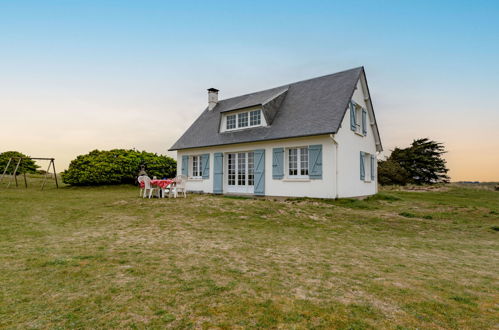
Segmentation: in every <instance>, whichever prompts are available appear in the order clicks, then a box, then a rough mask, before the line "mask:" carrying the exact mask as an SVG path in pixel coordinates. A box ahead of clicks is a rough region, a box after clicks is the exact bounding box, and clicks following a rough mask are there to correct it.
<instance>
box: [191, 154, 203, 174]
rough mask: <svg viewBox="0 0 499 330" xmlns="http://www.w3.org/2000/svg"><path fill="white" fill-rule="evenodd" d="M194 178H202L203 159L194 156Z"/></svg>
mask: <svg viewBox="0 0 499 330" xmlns="http://www.w3.org/2000/svg"><path fill="white" fill-rule="evenodd" d="M192 177H194V178H197V177H201V157H200V156H192Z"/></svg>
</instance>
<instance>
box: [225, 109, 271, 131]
mask: <svg viewBox="0 0 499 330" xmlns="http://www.w3.org/2000/svg"><path fill="white" fill-rule="evenodd" d="M264 125H265V122H264V120H263V119H262V110H261V109H257V110H250V111H240V112H237V113H233V114H230V115H224V116H223V117H222V132H224V131H232V130H237V129H242V128H249V127H257V126H264Z"/></svg>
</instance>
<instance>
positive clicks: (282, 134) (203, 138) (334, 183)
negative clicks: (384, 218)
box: [170, 67, 382, 198]
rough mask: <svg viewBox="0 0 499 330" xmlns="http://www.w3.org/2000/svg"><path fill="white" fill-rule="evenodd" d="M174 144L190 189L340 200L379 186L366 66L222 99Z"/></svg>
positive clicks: (211, 93) (213, 98) (211, 100)
mask: <svg viewBox="0 0 499 330" xmlns="http://www.w3.org/2000/svg"><path fill="white" fill-rule="evenodd" d="M170 150H176V151H177V161H178V170H177V171H178V174H184V175H186V176H188V182H187V189H188V190H190V191H198V192H205V193H215V194H251V195H259V196H264V195H265V196H292V197H319V198H341V197H355V196H367V195H372V194H375V193H376V192H377V175H376V165H377V160H376V154H377V153H378V152H380V151H382V145H381V140H380V136H379V131H378V126H377V124H376V118H375V116H374V110H373V106H372V103H371V97H370V95H369V88H368V86H367V80H366V75H365V71H364V68H363V67H360V68H355V69H351V70H347V71H342V72H338V73H335V74H332V75H327V76H323V77H318V78H314V79H309V80H304V81H300V82H296V83H292V84H289V85H285V86H281V87H276V88H272V89H267V90H264V91H260V92H256V93H251V94H246V95H242V96H238V97H233V98H230V99H225V100H218V90H216V89H214V88H210V89H208V107H207V108H206V109H205V110H204V111H203V113H202V114H201V115H200V116H199V118H198V119H197V120H196V121H195V122H194V123H193V124H192V125H191V127H189V129H187V131H186V132H185V133H184V134H183V135H182V137H180V139H179V140H178V141H177V142H176V143H175V144H174V145H173V146H172V147H171V149H170Z"/></svg>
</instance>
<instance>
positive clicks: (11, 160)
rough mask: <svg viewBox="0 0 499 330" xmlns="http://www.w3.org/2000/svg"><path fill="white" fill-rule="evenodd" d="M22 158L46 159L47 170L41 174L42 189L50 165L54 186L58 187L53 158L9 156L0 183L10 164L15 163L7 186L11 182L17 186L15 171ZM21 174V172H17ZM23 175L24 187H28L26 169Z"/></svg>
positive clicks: (8, 185)
mask: <svg viewBox="0 0 499 330" xmlns="http://www.w3.org/2000/svg"><path fill="white" fill-rule="evenodd" d="M24 159H30V160H48V161H49V166H48V167H47V171H46V172H45V175H44V176H43V183H42V190H43V188H44V187H45V183H46V182H47V176H48V174H49V170H50V167H51V166H52V169H53V170H54V180H55V186H56V188H59V183H58V182H57V172H56V171H55V158H37V157H11V158H9V161H8V162H7V165H6V166H5V169H4V170H3V173H2V176H1V177H0V183H1V182H2V180H3V178H4V176H5V174H6V173H7V170H8V169H9V166H10V164H11V163H12V164H16V167H15V169H14V172H13V173H12V180H10V181H9V183H8V184H7V188H8V187H10V185H11V183H12V182H15V183H16V187H19V183H18V182H17V171H18V170H19V166H21V165H22V162H23V160H24ZM19 174H21V173H19ZM23 176H24V187H25V188H28V181H27V180H26V171H24V173H23Z"/></svg>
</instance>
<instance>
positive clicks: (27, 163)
mask: <svg viewBox="0 0 499 330" xmlns="http://www.w3.org/2000/svg"><path fill="white" fill-rule="evenodd" d="M11 157H23V158H25V159H23V160H22V162H21V164H20V165H19V168H18V169H17V172H16V173H17V174H22V173H36V170H37V169H38V168H39V167H40V166H38V165H36V163H35V162H34V161H33V160H32V159H30V158H29V156H26V155H25V154H23V153H20V152H19V151H5V152H2V153H1V154H0V175H1V173H3V171H4V170H5V166H7V163H8V162H9V159H10V158H11ZM18 161H19V159H13V160H12V161H11V162H10V165H9V168H8V169H7V172H6V173H7V174H13V173H14V170H15V168H16V165H17V162H18Z"/></svg>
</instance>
